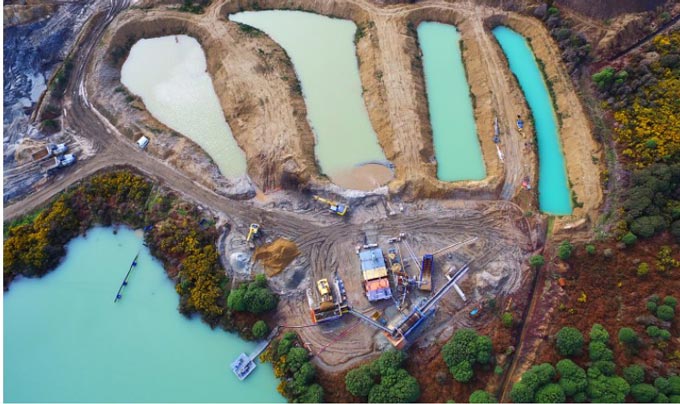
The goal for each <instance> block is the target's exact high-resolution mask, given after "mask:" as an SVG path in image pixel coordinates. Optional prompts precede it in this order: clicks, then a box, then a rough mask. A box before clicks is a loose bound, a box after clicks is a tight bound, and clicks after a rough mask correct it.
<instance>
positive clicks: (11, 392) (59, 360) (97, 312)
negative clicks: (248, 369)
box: [3, 228, 285, 402]
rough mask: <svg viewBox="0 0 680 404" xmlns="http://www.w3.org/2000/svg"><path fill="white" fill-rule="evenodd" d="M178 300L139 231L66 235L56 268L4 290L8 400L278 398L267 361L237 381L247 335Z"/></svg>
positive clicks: (247, 348)
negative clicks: (217, 325)
mask: <svg viewBox="0 0 680 404" xmlns="http://www.w3.org/2000/svg"><path fill="white" fill-rule="evenodd" d="M138 251H141V253H140V256H139V264H138V266H137V268H136V269H134V270H133V273H132V276H131V279H130V282H129V286H128V287H127V289H126V290H125V292H124V295H123V298H122V300H120V301H118V302H117V303H114V302H113V299H114V297H115V296H116V291H117V290H118V287H119V286H120V283H121V282H122V280H123V278H124V277H125V274H126V273H127V271H128V268H129V267H130V263H131V262H132V259H133V258H134V256H135V254H137V252H138ZM178 303H179V297H178V295H177V293H176V292H175V290H174V286H173V284H172V282H171V281H170V280H169V279H168V278H167V276H166V274H165V272H164V270H163V268H162V266H161V265H160V263H158V262H157V261H156V260H155V259H153V258H152V257H151V255H150V254H149V252H148V250H147V248H146V247H144V246H143V245H142V238H141V235H140V234H136V233H135V232H133V231H131V230H129V229H125V228H121V229H119V231H118V234H117V235H114V234H113V232H112V229H111V228H95V229H92V230H90V231H89V232H88V233H87V237H86V238H83V237H79V238H77V239H75V240H72V241H71V242H70V243H69V245H68V254H67V256H66V258H65V260H64V262H63V263H62V264H61V265H60V266H59V267H58V268H57V269H55V270H54V271H53V272H51V273H49V274H47V275H46V276H44V277H43V278H41V279H18V280H16V281H15V282H14V283H12V285H11V288H10V290H9V291H8V292H5V294H4V311H3V312H4V346H3V348H4V363H3V369H4V398H5V401H8V402H284V401H285V400H284V399H283V397H281V395H279V394H278V393H277V391H276V386H277V384H278V380H276V378H275V377H274V373H273V370H272V367H271V365H269V364H259V363H258V366H257V368H256V369H255V371H254V372H253V373H252V374H251V375H250V377H249V378H248V379H246V381H244V382H240V381H239V380H238V379H237V378H236V376H235V375H234V373H233V372H232V371H231V369H230V366H229V364H230V363H231V362H232V361H233V360H234V359H235V358H236V357H237V356H238V354H239V353H241V352H247V353H250V351H251V350H252V349H253V348H254V347H255V344H254V343H250V342H245V341H243V340H241V339H240V338H238V336H236V335H235V334H229V333H227V332H225V331H222V330H219V329H215V330H211V329H210V327H209V326H207V325H206V324H204V323H202V322H201V321H200V320H198V319H192V320H188V319H186V318H185V317H184V316H182V315H181V314H179V312H178V311H177V305H178Z"/></svg>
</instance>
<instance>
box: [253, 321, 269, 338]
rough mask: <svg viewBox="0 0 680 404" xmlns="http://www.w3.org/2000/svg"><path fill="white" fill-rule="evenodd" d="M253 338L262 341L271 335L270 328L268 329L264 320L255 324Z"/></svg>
mask: <svg viewBox="0 0 680 404" xmlns="http://www.w3.org/2000/svg"><path fill="white" fill-rule="evenodd" d="M252 331H253V336H254V337H255V338H257V339H262V338H264V337H266V336H267V334H269V327H267V323H265V322H264V321H262V320H257V321H256V322H255V324H253V329H252Z"/></svg>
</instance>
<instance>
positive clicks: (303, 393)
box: [260, 332, 323, 403]
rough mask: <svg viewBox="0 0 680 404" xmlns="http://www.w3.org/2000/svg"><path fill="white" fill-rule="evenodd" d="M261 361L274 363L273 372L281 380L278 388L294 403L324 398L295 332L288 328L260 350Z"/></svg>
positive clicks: (310, 401) (307, 353) (307, 352)
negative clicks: (264, 349)
mask: <svg viewBox="0 0 680 404" xmlns="http://www.w3.org/2000/svg"><path fill="white" fill-rule="evenodd" d="M260 359H261V360H262V361H263V362H271V363H272V364H273V365H274V376H276V377H278V378H279V380H281V382H280V383H279V385H278V387H277V390H278V392H279V393H281V395H283V396H284V397H286V398H287V399H288V401H290V402H293V403H321V402H323V388H322V387H321V386H320V385H319V384H318V383H316V368H315V367H314V365H312V364H311V362H310V355H309V351H307V350H306V349H305V348H304V347H302V344H301V342H300V340H299V339H298V336H297V334H296V333H294V332H287V333H285V334H284V335H283V337H281V338H280V339H278V340H274V341H273V342H272V343H271V344H270V345H269V348H267V350H266V351H265V352H264V353H262V355H261V356H260Z"/></svg>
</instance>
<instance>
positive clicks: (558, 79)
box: [485, 14, 604, 229]
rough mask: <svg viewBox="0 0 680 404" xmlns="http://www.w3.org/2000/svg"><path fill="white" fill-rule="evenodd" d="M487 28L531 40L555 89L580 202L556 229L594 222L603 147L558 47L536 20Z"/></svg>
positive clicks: (499, 18) (494, 19) (511, 19)
mask: <svg viewBox="0 0 680 404" xmlns="http://www.w3.org/2000/svg"><path fill="white" fill-rule="evenodd" d="M485 25H486V26H487V27H488V28H489V29H493V28H495V27H496V26H499V25H505V26H507V27H509V28H512V29H513V30H515V31H517V32H518V33H520V34H521V35H522V36H524V37H525V38H527V40H528V41H529V44H530V46H531V48H532V50H533V52H534V55H535V57H536V59H537V60H540V61H542V62H543V63H542V64H543V66H544V67H543V70H544V74H545V75H546V77H545V79H546V80H547V81H549V83H546V84H547V85H548V86H549V87H550V86H552V90H553V91H552V94H551V96H553V94H554V98H555V99H554V100H553V102H554V103H555V104H556V111H555V114H556V115H557V117H558V125H559V137H560V142H561V144H562V152H563V153H564V157H565V161H566V165H567V167H566V168H567V175H568V179H569V183H570V187H571V190H572V195H573V197H574V198H575V199H576V202H577V203H575V204H574V206H573V208H574V211H573V214H572V216H571V217H564V218H558V220H557V222H556V225H557V226H556V227H555V228H556V229H559V228H561V227H563V226H564V225H566V224H567V222H571V221H574V220H575V219H576V220H579V219H582V218H584V217H589V219H590V220H594V219H595V218H596V216H597V213H598V212H597V209H598V207H599V206H600V205H601V203H602V186H601V183H600V172H601V170H603V169H604V165H603V164H604V162H603V155H602V147H601V145H599V144H597V142H595V140H594V138H593V136H592V125H591V123H590V120H589V119H588V116H587V115H586V114H585V112H584V109H583V105H582V104H581V100H580V99H579V97H578V96H577V94H576V90H575V89H574V87H573V84H572V82H571V79H570V77H569V74H568V73H567V70H566V68H565V66H564V64H563V63H562V60H561V52H560V50H559V48H558V46H557V44H556V43H555V42H554V40H553V39H552V38H551V37H550V34H549V33H548V32H547V30H546V29H545V27H544V26H543V25H542V24H541V22H540V21H538V20H535V19H533V18H528V17H522V16H517V15H513V14H508V15H494V16H491V17H489V18H487V19H486V20H485ZM499 49H500V47H499ZM501 52H502V50H501ZM546 61H548V63H545V62H546ZM581 204H582V206H581Z"/></svg>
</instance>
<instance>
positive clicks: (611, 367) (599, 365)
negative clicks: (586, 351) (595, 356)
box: [591, 361, 616, 376]
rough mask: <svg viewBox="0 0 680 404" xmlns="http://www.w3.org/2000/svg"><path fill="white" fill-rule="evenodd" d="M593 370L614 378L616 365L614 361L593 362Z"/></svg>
mask: <svg viewBox="0 0 680 404" xmlns="http://www.w3.org/2000/svg"><path fill="white" fill-rule="evenodd" d="M591 368H595V369H597V370H598V371H599V372H600V373H601V374H603V375H605V376H614V373H616V363H614V362H612V361H596V362H593V364H592V365H591Z"/></svg>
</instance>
